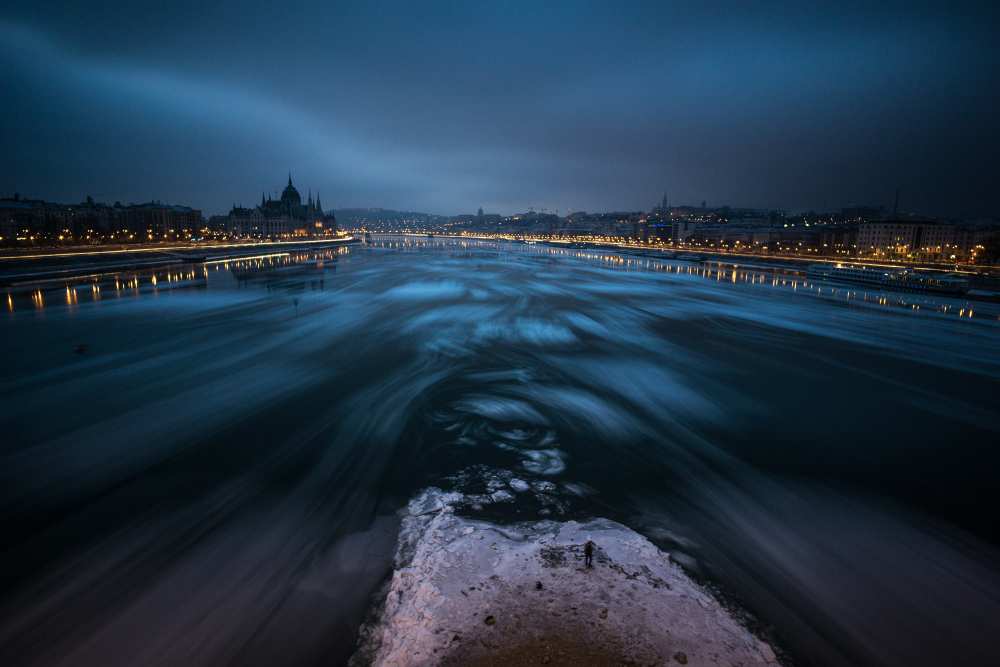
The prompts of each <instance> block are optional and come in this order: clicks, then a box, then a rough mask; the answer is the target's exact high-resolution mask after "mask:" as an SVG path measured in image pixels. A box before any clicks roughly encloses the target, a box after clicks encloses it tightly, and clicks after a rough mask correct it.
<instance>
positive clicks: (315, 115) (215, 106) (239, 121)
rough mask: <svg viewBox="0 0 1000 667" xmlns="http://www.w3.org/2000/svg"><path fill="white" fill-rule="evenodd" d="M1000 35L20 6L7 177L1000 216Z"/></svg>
mask: <svg viewBox="0 0 1000 667" xmlns="http://www.w3.org/2000/svg"><path fill="white" fill-rule="evenodd" d="M751 4H752V5H753V8H752V9H749V8H748V7H749V6H750V5H751ZM875 4H879V5H880V6H879V7H877V8H873V7H870V6H869V5H875ZM998 31H1000V21H998V12H997V10H996V9H992V8H990V7H989V4H988V3H983V7H978V6H977V5H975V4H968V5H965V4H963V3H961V2H947V3H945V2H941V3H938V4H921V3H919V2H906V3H898V4H894V3H857V4H854V3H845V2H840V3H836V4H830V5H826V6H824V7H818V6H812V3H803V2H783V3H744V2H740V3H733V4H714V3H710V2H708V3H706V2H693V3H674V2H667V1H665V0H664V1H660V2H651V3H637V4H631V3H624V4H623V3H620V2H615V3H589V2H583V1H580V2H571V3H555V2H552V3H548V2H546V3H543V2H527V3H499V2H491V3H475V2H454V3H431V2H406V3H400V4H392V3H379V2H356V3H354V2H352V3H347V2H340V3H338V2H319V1H316V2H304V3H298V2H294V1H289V2H284V3H257V4H255V3H249V2H244V3H229V2H220V3H215V2H204V1H202V2H185V1H183V0H181V1H176V2H163V1H162V0H158V1H156V2H146V1H144V0H138V1H131V2H124V1H121V2H120V1H118V0H107V1H105V2H101V3H98V2H92V3H82V2H70V3H52V2H44V1H42V2H39V1H38V0H33V1H31V2H20V0H13V1H12V2H11V1H10V0H8V1H7V2H5V3H4V9H3V10H2V11H0V90H2V91H3V93H2V96H0V119H2V136H0V142H2V143H0V154H2V156H3V159H2V161H0V193H2V194H5V195H6V194H9V193H12V192H14V191H19V192H21V193H22V194H24V195H26V196H32V197H42V198H48V199H56V200H63V201H76V200H80V199H82V198H83V197H84V196H85V195H87V194H91V195H93V196H94V197H95V198H96V199H98V200H107V201H114V200H121V201H122V202H128V201H135V202H138V201H145V200H149V199H154V198H155V199H161V200H164V201H170V202H174V203H185V204H190V205H193V206H197V207H200V208H202V209H203V210H205V212H206V213H215V212H221V211H223V210H227V209H228V207H229V206H230V205H231V204H232V203H234V202H243V203H246V204H250V203H252V202H255V201H257V200H259V198H260V193H261V191H266V192H269V193H273V192H276V191H278V190H279V189H280V188H281V187H282V186H283V185H284V182H285V179H286V178H287V172H288V170H291V171H292V175H293V177H294V179H295V181H296V185H297V186H299V189H300V190H301V191H302V192H303V194H306V193H307V192H308V190H310V189H311V190H312V191H313V192H316V191H317V190H318V191H319V192H320V193H321V194H322V198H323V204H324V205H325V206H327V207H331V206H333V207H338V208H345V207H354V206H381V207H386V208H403V209H409V210H421V211H429V212H435V213H445V214H450V213H458V212H464V211H473V210H475V209H476V208H478V207H479V206H483V207H484V208H485V209H486V210H488V211H497V212H501V213H512V212H516V211H520V210H525V209H527V208H529V207H535V208H536V209H540V208H547V209H550V210H555V209H558V210H559V211H560V212H562V213H565V212H568V211H569V210H580V209H584V210H622V209H630V210H638V209H648V208H649V207H650V206H651V205H652V204H653V203H654V202H656V201H658V200H659V198H660V197H661V196H662V195H663V192H664V191H665V190H667V191H669V193H670V199H671V201H672V202H677V203H694V202H701V201H702V200H707V201H708V202H709V204H710V205H711V204H720V203H730V204H733V205H745V206H773V207H784V208H789V209H800V208H807V207H815V208H834V207H840V206H845V205H849V204H863V203H874V204H886V205H891V202H892V198H893V192H894V190H895V189H896V188H897V187H898V188H900V190H901V203H902V208H904V209H908V210H915V211H920V212H925V213H937V214H955V215H986V214H989V215H992V214H997V213H1000V206H998V205H997V192H1000V187H998V183H1000V178H998V173H1000V169H998V167H997V160H998V157H997V156H998V154H1000V134H998V129H997V102H998V99H1000V93H998V90H1000V74H998V72H1000V55H998V54H1000V49H998V47H997V46H996V40H997V34H998Z"/></svg>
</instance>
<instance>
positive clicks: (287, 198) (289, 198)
mask: <svg viewBox="0 0 1000 667" xmlns="http://www.w3.org/2000/svg"><path fill="white" fill-rule="evenodd" d="M281 203H282V204H285V205H286V206H301V205H302V195H300V194H299V191H298V190H296V189H295V186H294V185H292V175H291V174H288V185H286V186H285V189H284V190H283V191H282V193H281Z"/></svg>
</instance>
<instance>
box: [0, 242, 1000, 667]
mask: <svg viewBox="0 0 1000 667" xmlns="http://www.w3.org/2000/svg"><path fill="white" fill-rule="evenodd" d="M8 310H9V311H10V316H8V317H6V318H3V320H2V321H0V327H3V330H4V341H5V344H6V345H7V347H8V349H11V350H16V351H17V354H14V355H10V357H9V359H8V360H7V362H6V363H5V364H4V366H3V367H2V368H0V390H2V394H3V397H4V406H5V409H4V412H3V416H2V420H0V429H2V432H3V433H5V434H6V438H5V441H4V445H3V449H2V450H0V456H2V460H0V489H2V491H0V516H2V517H3V519H4V526H5V532H4V537H3V543H2V545H0V553H2V556H0V558H2V562H0V566H2V567H0V572H2V573H3V574H2V576H3V577H4V578H5V579H4V586H3V590H4V591H9V592H8V593H5V594H4V595H3V596H2V597H0V662H3V664H32V663H37V664H46V663H51V662H55V661H58V660H65V661H68V662H73V663H77V664H88V663H90V662H94V663H107V662H109V661H111V662H127V663H130V664H156V663H163V664H216V663H219V662H224V661H229V662H235V663H239V664H268V663H271V664H273V663H275V662H282V663H284V664H288V663H294V662H307V661H316V660H318V659H325V660H328V661H332V662H334V663H335V662H337V661H339V660H342V659H343V658H344V657H345V656H346V655H347V654H348V653H349V652H350V648H351V645H352V640H353V632H354V630H355V629H356V627H357V624H358V622H359V621H360V618H361V616H362V614H363V612H364V608H365V605H366V602H367V596H368V594H369V593H370V592H371V591H372V590H374V589H375V588H376V586H377V585H378V582H379V580H380V577H382V576H384V574H385V572H386V570H385V568H386V567H387V565H388V558H389V557H390V555H391V551H392V540H393V537H394V534H393V530H394V523H393V519H392V516H393V512H394V511H395V509H397V508H398V507H400V506H401V504H402V503H404V502H405V500H406V499H407V498H408V497H409V496H410V495H411V494H412V493H413V492H415V491H416V490H418V489H419V488H422V487H423V486H426V485H429V484H434V485H438V486H443V487H447V488H453V489H457V490H461V491H463V492H464V493H466V494H468V498H469V504H468V507H467V511H468V512H470V513H472V514H474V515H477V516H482V517H487V518H492V519H495V520H497V521H511V520H523V519H536V518H545V517H547V518H571V517H580V516H588V515H595V514H597V515H604V516H610V517H611V518H615V519H618V520H621V521H624V522H625V523H627V524H629V525H631V526H633V527H635V528H637V529H639V530H641V531H642V532H643V533H644V534H646V535H647V536H649V537H650V538H651V539H654V540H655V541H656V542H657V543H658V544H660V545H661V546H663V547H664V548H667V549H669V550H670V551H671V552H672V554H673V555H674V556H675V558H676V559H677V560H679V561H681V562H683V563H685V565H686V566H687V567H689V568H691V570H692V571H694V572H695V573H700V574H702V575H704V576H706V577H707V578H708V579H709V580H711V581H714V582H717V583H719V584H721V585H722V587H723V588H724V590H725V591H727V592H728V593H729V594H732V595H733V596H734V597H735V598H737V599H739V600H740V601H742V602H743V603H744V604H745V605H747V606H748V607H749V608H750V609H752V610H753V611H755V612H756V613H757V614H758V615H759V617H760V620H761V622H762V623H763V624H765V625H771V626H773V627H774V628H775V632H776V633H777V636H778V639H779V640H780V641H781V642H782V643H783V644H785V645H786V646H788V647H789V648H790V649H791V650H792V652H793V653H794V654H797V655H799V656H801V657H803V658H804V659H805V660H806V661H810V662H816V663H820V664H857V663H871V664H924V663H937V664H947V663H949V662H961V661H965V662H967V663H972V664H987V663H989V662H991V661H995V660H994V659H995V658H996V657H997V649H996V647H995V646H994V645H993V642H992V637H993V633H994V632H995V631H996V630H1000V627H997V625H998V623H1000V603H998V600H1000V581H998V575H997V572H998V570H1000V568H998V560H997V556H996V552H995V545H996V544H997V543H1000V533H998V531H997V527H996V526H995V523H994V521H993V517H992V514H991V510H990V509H988V508H990V507H991V506H992V505H993V504H995V502H996V501H997V500H998V498H997V492H996V489H995V488H994V487H995V471H996V464H997V462H998V458H997V454H996V452H995V451H994V449H993V448H992V447H991V443H992V442H993V441H995V440H996V439H997V438H996V436H997V430H998V423H1000V420H998V416H1000V415H998V410H997V407H996V404H995V401H994V400H993V397H994V396H995V393H996V389H997V384H998V382H997V379H998V373H1000V336H997V333H998V328H997V327H998V325H997V322H996V314H995V313H990V312H989V308H988V307H987V308H982V309H981V308H979V307H978V306H977V307H976V308H975V309H974V310H975V312H974V314H972V315H970V314H968V313H969V311H968V304H966V302H965V301H964V300H959V299H950V298H939V297H929V296H923V295H913V294H894V293H880V292H876V291H865V290H863V289H862V290H858V289H856V288H853V287H845V286H841V285H833V284H823V283H814V282H812V281H810V280H807V279H805V278H803V277H802V276H801V275H795V274H791V273H788V274H785V273H781V272H777V271H766V270H762V269H756V268H752V267H750V268H744V267H732V266H728V265H716V264H692V263H686V262H673V261H667V260H660V259H654V258H646V257H634V256H627V255H619V254H616V253H609V252H605V251H594V250H577V249H564V248H552V247H547V246H542V245H516V244H499V243H491V242H477V241H465V240H450V239H414V238H409V237H406V238H403V237H388V238H384V239H379V240H377V241H376V242H374V243H372V244H369V245H365V246H354V247H351V248H339V249H336V250H329V251H322V252H313V251H310V252H307V253H295V252H291V253H287V254H284V253H278V254H273V255H270V254H269V255H265V256H260V257H254V258H245V259H240V260H231V261H220V262H214V263H211V264H206V265H190V266H181V267H177V266H173V267H169V268H158V269H153V270H148V271H135V272H119V273H113V274H102V275H99V276H88V277H86V278H84V279H81V280H79V281H77V282H75V283H71V284H69V285H67V284H64V283H59V284H58V285H57V286H51V287H49V288H47V289H45V290H39V291H30V292H24V293H22V292H16V293H12V294H8ZM991 501H992V502H991ZM138 636H141V637H143V638H144V639H143V641H141V642H139V641H133V639H134V638H135V637H138Z"/></svg>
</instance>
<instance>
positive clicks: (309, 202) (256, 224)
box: [229, 174, 337, 238]
mask: <svg viewBox="0 0 1000 667" xmlns="http://www.w3.org/2000/svg"><path fill="white" fill-rule="evenodd" d="M336 230H337V219H336V218H335V217H334V215H333V211H332V210H331V211H330V212H329V213H324V211H323V205H322V204H321V203H320V200H319V193H316V199H315V201H314V200H313V197H312V193H311V192H310V193H309V197H308V199H306V202H305V203H303V202H302V195H300V194H299V191H298V190H296V189H295V186H294V185H292V175H291V174H289V175H288V185H286V186H285V189H284V190H283V191H282V193H281V198H280V199H272V198H271V197H265V196H264V195H263V193H262V194H261V196H260V206H256V207H254V208H244V207H242V206H236V205H235V204H234V205H233V208H232V210H230V211H229V231H230V232H231V233H233V234H235V235H237V236H252V237H262V238H281V237H289V236H323V235H325V234H328V233H333V232H335V231H336Z"/></svg>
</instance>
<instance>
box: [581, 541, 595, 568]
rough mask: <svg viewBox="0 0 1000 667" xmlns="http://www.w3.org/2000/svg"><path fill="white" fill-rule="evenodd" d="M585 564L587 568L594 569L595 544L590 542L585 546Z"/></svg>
mask: <svg viewBox="0 0 1000 667" xmlns="http://www.w3.org/2000/svg"><path fill="white" fill-rule="evenodd" d="M583 564H584V565H585V566H586V567H594V543H593V542H592V541H590V540H587V543H586V544H584V545H583Z"/></svg>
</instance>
